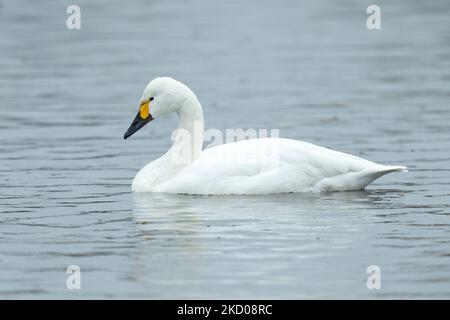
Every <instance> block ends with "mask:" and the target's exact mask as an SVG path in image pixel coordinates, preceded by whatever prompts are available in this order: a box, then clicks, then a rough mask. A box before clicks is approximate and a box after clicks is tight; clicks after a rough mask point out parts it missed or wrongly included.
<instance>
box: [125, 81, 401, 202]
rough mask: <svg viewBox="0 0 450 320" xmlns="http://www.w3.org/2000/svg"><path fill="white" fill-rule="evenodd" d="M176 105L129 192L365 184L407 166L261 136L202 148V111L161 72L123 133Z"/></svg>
mask: <svg viewBox="0 0 450 320" xmlns="http://www.w3.org/2000/svg"><path fill="white" fill-rule="evenodd" d="M172 112H175V113H177V114H178V117H179V128H178V129H177V130H176V131H175V132H174V134H173V135H172V139H173V140H174V143H173V145H172V147H171V148H170V149H169V151H168V152H167V153H165V154H164V155H163V156H162V157H160V158H158V159H156V160H154V161H152V162H151V163H149V164H147V165H146V166H145V167H144V168H143V169H141V170H140V171H139V173H138V174H137V175H136V177H135V178H134V180H133V184H132V190H133V191H134V192H166V193H185V194H270V193H285V192H308V191H314V192H320V191H350V190H360V189H364V188H365V187H366V186H367V185H368V184H370V183H371V182H373V181H374V180H375V179H377V178H379V177H381V176H382V175H384V174H387V173H390V172H395V171H406V170H407V168H406V167H403V166H384V165H379V164H376V163H373V162H370V161H367V160H364V159H361V158H358V157H355V156H352V155H349V154H345V153H341V152H337V151H333V150H330V149H326V148H322V147H319V146H316V145H313V144H310V143H307V142H302V141H297V140H289V139H281V138H265V139H252V140H243V141H239V142H235V143H228V144H224V145H220V146H216V147H212V148H208V149H206V150H203V151H202V146H203V134H204V132H203V130H204V129H203V125H204V121H203V113H202V108H201V105H200V103H199V101H198V100H197V97H196V96H195V94H194V93H193V92H192V91H191V90H190V89H189V88H188V87H187V86H185V85H184V84H182V83H180V82H178V81H176V80H174V79H172V78H168V77H161V78H156V79H154V80H152V81H151V82H150V83H149V84H148V85H147V87H146V88H145V90H144V93H143V95H142V98H141V101H140V108H139V112H138V114H137V116H136V118H135V119H134V121H133V122H132V124H131V126H130V128H129V129H128V131H127V132H126V133H125V135H124V138H125V139H126V138H128V137H129V136H131V135H132V134H133V133H135V132H136V131H138V130H139V129H140V128H142V127H143V126H144V125H146V124H147V123H148V122H150V121H151V120H153V119H155V118H157V117H159V116H161V115H164V114H168V113H172Z"/></svg>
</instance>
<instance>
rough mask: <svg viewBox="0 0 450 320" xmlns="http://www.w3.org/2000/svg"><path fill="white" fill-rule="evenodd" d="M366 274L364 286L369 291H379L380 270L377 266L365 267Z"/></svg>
mask: <svg viewBox="0 0 450 320" xmlns="http://www.w3.org/2000/svg"><path fill="white" fill-rule="evenodd" d="M366 273H367V274H368V275H369V276H368V277H367V281H366V286H367V289H369V290H374V289H375V290H379V289H381V269H380V267H379V266H377V265H375V264H373V265H370V266H368V267H367V269H366Z"/></svg>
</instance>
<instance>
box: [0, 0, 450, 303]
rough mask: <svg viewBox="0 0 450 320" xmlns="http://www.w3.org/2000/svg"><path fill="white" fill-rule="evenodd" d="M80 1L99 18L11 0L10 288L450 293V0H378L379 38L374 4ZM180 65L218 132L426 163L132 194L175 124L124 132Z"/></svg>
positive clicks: (3, 177) (5, 55) (158, 293)
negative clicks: (210, 190)
mask: <svg viewBox="0 0 450 320" xmlns="http://www.w3.org/2000/svg"><path fill="white" fill-rule="evenodd" d="M76 3H77V4H78V5H79V6H80V7H81V21H82V22H81V30H67V29H66V26H65V22H66V17H67V14H66V7H67V6H68V5H69V4H72V2H70V1H56V0H55V1H16V0H14V1H13V0H10V1H4V0H0V112H1V114H0V115H1V117H0V297H1V298H6V299H16V298H68V299H72V298H75V299H80V298H82V299H84V298H370V299H371V298H373V299H380V298H381V299H386V298H450V267H449V264H450V221H449V214H450V200H449V197H450V191H449V190H450V166H449V162H450V151H449V150H450V139H449V138H450V136H449V135H450V126H449V124H450V112H449V108H450V68H449V67H450V34H449V30H450V19H449V12H450V4H449V2H448V1H446V0H442V1H438V0H436V1H399V0H397V1H388V0H383V1H377V2H376V4H378V5H379V6H380V7H381V13H382V15H381V18H382V20H381V22H382V29H381V30H374V31H369V30H368V29H367V28H366V17H367V14H366V8H367V6H368V5H370V4H372V1H364V0H363V1H356V0H355V1H350V0H346V1H331V0H329V1H315V0H310V1H294V0H292V1H285V2H283V5H281V4H280V3H278V2H275V1H260V0H258V1H256V0H252V1H245V3H244V2H243V1H237V0H234V1H220V2H219V1H207V0H204V1H186V2H184V1H143V0H142V1H134V2H132V3H131V2H130V3H127V4H126V5H125V3H124V2H123V1H96V3H95V4H94V3H92V1H87V0H80V1H77V2H76ZM165 75H169V76H172V77H174V78H176V79H178V80H180V81H183V82H185V83H186V84H188V85H189V86H190V87H191V88H192V89H193V91H194V92H195V93H196V94H197V96H198V98H199V100H200V101H201V103H202V105H203V109H204V114H205V119H206V128H218V129H221V130H224V129H226V128H244V129H248V128H267V129H271V128H278V129H280V136H282V137H286V138H293V139H301V140H304V141H308V142H312V143H315V144H319V145H322V146H326V147H330V148H333V149H336V150H340V151H343V152H348V153H352V154H355V155H357V156H361V157H364V158H367V159H369V160H372V161H377V162H380V163H384V164H402V165H407V166H408V167H409V168H410V172H408V173H397V174H392V175H388V176H385V177H383V178H381V179H379V180H378V181H376V182H375V183H374V184H372V185H371V186H369V188H368V189H367V190H366V191H362V192H346V193H326V194H286V195H272V196H216V197H205V196H203V197H200V196H182V195H146V196H143V195H141V196H138V197H136V196H135V197H133V195H132V194H131V192H130V185H131V181H132V179H133V177H134V175H135V174H136V173H137V171H138V170H139V169H140V168H141V167H143V166H144V165H145V164H147V163H148V162H150V161H151V160H153V159H155V158H157V157H158V156H159V155H161V154H162V153H164V152H165V151H166V150H167V148H168V147H169V146H170V143H171V141H170V133H171V132H172V130H173V129H174V128H175V127H176V118H174V117H169V118H166V119H158V121H153V122H152V123H151V124H150V125H148V126H147V127H145V128H144V129H143V130H142V131H141V132H139V133H137V134H136V135H135V136H133V137H132V138H131V139H129V140H127V141H124V140H123V139H122V136H123V134H124V132H125V130H126V129H127V127H128V126H129V124H130V123H131V120H132V118H133V117H134V115H135V113H136V111H137V108H138V106H137V104H138V100H139V98H140V95H141V93H142V90H143V89H144V87H145V85H146V84H147V83H148V81H150V80H151V79H152V78H154V77H156V76H165ZM69 265H78V266H79V267H80V268H81V290H68V289H67V288H66V279H67V277H68V274H66V268H67V267H68V266H69ZM369 265H377V266H379V268H380V270H381V289H379V290H369V289H368V288H367V286H366V279H367V277H368V274H367V273H366V269H367V267H368V266H369Z"/></svg>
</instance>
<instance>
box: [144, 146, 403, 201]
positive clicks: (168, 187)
mask: <svg viewBox="0 0 450 320" xmlns="http://www.w3.org/2000/svg"><path fill="white" fill-rule="evenodd" d="M403 170H406V168H405V167H399V166H382V165H379V164H376V163H373V162H370V161H367V160H364V159H361V158H358V157H355V156H352V155H349V154H346V153H342V152H338V151H333V150H330V149H327V148H323V147H319V146H316V145H313V144H310V143H307V142H302V141H297V140H290V139H281V138H265V139H252V140H244V141H240V142H236V143H229V144H224V145H221V146H217V147H213V148H209V149H206V150H204V151H203V152H202V153H201V155H200V158H199V159H198V160H196V161H195V162H194V163H192V164H191V165H189V166H187V167H186V168H184V169H183V170H182V171H181V172H180V173H178V174H177V175H176V176H175V177H173V178H172V179H170V180H169V181H167V182H165V183H163V184H161V185H159V186H157V187H155V190H153V191H157V192H170V193H189V194H269V193H286V192H307V191H346V190H360V189H363V188H364V187H366V186H367V185H368V184H370V183H371V182H373V181H374V180H375V179H376V178H378V177H380V176H382V175H383V174H386V173H389V172H394V171H403Z"/></svg>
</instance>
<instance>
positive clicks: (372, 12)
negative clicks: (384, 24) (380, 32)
mask: <svg viewBox="0 0 450 320" xmlns="http://www.w3.org/2000/svg"><path fill="white" fill-rule="evenodd" d="M366 12H367V14H369V16H368V17H367V20H366V26H367V29H369V30H376V29H381V9H380V7H379V6H377V5H376V4H372V5H370V6H368V7H367V10H366Z"/></svg>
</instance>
